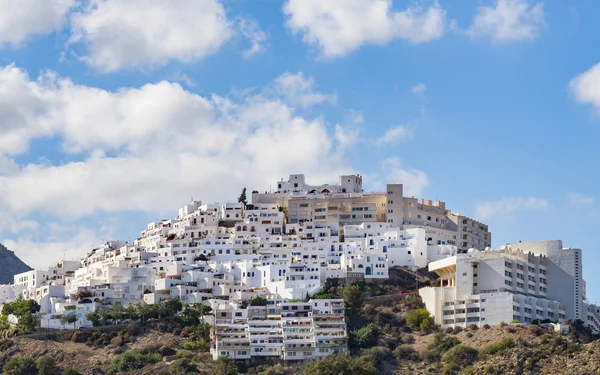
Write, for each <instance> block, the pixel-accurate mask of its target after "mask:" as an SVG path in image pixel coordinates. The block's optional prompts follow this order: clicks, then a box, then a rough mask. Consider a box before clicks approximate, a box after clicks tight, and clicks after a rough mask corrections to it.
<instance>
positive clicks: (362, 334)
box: [350, 323, 379, 348]
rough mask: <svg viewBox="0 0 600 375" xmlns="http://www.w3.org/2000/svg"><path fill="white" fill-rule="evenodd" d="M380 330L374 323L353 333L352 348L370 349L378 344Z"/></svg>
mask: <svg viewBox="0 0 600 375" xmlns="http://www.w3.org/2000/svg"><path fill="white" fill-rule="evenodd" d="M378 337H379V328H377V326H376V325H375V324H374V323H369V324H367V325H366V326H364V327H362V328H361V329H358V330H356V331H354V332H352V333H351V336H350V338H351V346H353V347H355V348H368V347H371V346H375V344H377V338H378Z"/></svg>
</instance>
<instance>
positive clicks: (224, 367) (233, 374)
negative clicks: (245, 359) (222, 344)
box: [215, 357, 238, 375]
mask: <svg viewBox="0 0 600 375" xmlns="http://www.w3.org/2000/svg"><path fill="white" fill-rule="evenodd" d="M215 375H238V369H237V366H236V365H235V362H234V361H233V360H232V359H231V358H229V357H219V358H218V359H217V366H216V367H215Z"/></svg>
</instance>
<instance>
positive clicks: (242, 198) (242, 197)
mask: <svg viewBox="0 0 600 375" xmlns="http://www.w3.org/2000/svg"><path fill="white" fill-rule="evenodd" d="M238 202H239V203H242V204H243V205H244V206H245V205H246V204H247V203H248V197H246V188H243V189H242V194H240V197H239V198H238Z"/></svg>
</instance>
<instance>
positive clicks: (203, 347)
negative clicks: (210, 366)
mask: <svg viewBox="0 0 600 375" xmlns="http://www.w3.org/2000/svg"><path fill="white" fill-rule="evenodd" d="M183 348H184V349H186V350H193V351H199V352H207V351H209V349H210V343H208V342H206V341H204V340H203V339H199V340H190V341H188V342H186V343H184V344H183Z"/></svg>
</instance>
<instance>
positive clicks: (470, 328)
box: [469, 324, 479, 331]
mask: <svg viewBox="0 0 600 375" xmlns="http://www.w3.org/2000/svg"><path fill="white" fill-rule="evenodd" d="M478 329H479V327H478V326H477V324H471V325H470V326H469V330H470V331H477V330H478Z"/></svg>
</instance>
